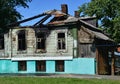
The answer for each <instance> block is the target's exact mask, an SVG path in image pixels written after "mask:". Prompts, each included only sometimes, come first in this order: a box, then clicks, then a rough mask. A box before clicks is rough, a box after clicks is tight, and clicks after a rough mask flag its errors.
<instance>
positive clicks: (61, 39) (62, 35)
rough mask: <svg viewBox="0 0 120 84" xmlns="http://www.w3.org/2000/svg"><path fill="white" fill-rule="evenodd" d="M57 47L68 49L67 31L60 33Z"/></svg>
mask: <svg viewBox="0 0 120 84" xmlns="http://www.w3.org/2000/svg"><path fill="white" fill-rule="evenodd" d="M57 44H58V45H57V49H58V50H62V49H66V44H65V33H58V43H57Z"/></svg>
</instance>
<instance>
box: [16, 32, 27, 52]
mask: <svg viewBox="0 0 120 84" xmlns="http://www.w3.org/2000/svg"><path fill="white" fill-rule="evenodd" d="M17 36H18V51H24V50H26V49H27V43H26V31H25V30H20V31H19V32H18V34H17ZM23 37H24V38H23ZM22 44H24V45H22ZM20 46H21V47H20Z"/></svg>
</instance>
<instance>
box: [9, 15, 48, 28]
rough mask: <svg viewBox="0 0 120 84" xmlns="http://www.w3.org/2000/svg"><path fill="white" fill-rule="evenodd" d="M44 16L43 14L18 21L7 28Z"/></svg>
mask: <svg viewBox="0 0 120 84" xmlns="http://www.w3.org/2000/svg"><path fill="white" fill-rule="evenodd" d="M44 15H46V14H45V13H42V14H39V15H36V16H33V17H30V18H27V19H24V20H21V21H18V22H14V23H11V24H9V25H8V26H18V25H19V24H21V23H24V22H27V21H30V20H33V19H36V18H39V17H42V16H44Z"/></svg>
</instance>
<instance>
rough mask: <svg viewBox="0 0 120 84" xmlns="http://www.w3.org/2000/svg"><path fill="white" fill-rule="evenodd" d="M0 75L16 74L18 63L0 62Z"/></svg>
mask: <svg viewBox="0 0 120 84" xmlns="http://www.w3.org/2000/svg"><path fill="white" fill-rule="evenodd" d="M0 73H18V62H11V60H0Z"/></svg>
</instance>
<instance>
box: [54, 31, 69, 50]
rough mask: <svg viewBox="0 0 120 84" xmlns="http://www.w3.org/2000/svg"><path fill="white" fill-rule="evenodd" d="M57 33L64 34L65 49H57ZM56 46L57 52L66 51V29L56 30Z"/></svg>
mask: <svg viewBox="0 0 120 84" xmlns="http://www.w3.org/2000/svg"><path fill="white" fill-rule="evenodd" d="M59 33H64V35H65V38H64V40H65V49H58V40H59V39H58V34H59ZM56 39H57V40H56V48H57V52H66V51H67V31H66V30H63V31H57V35H56Z"/></svg>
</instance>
